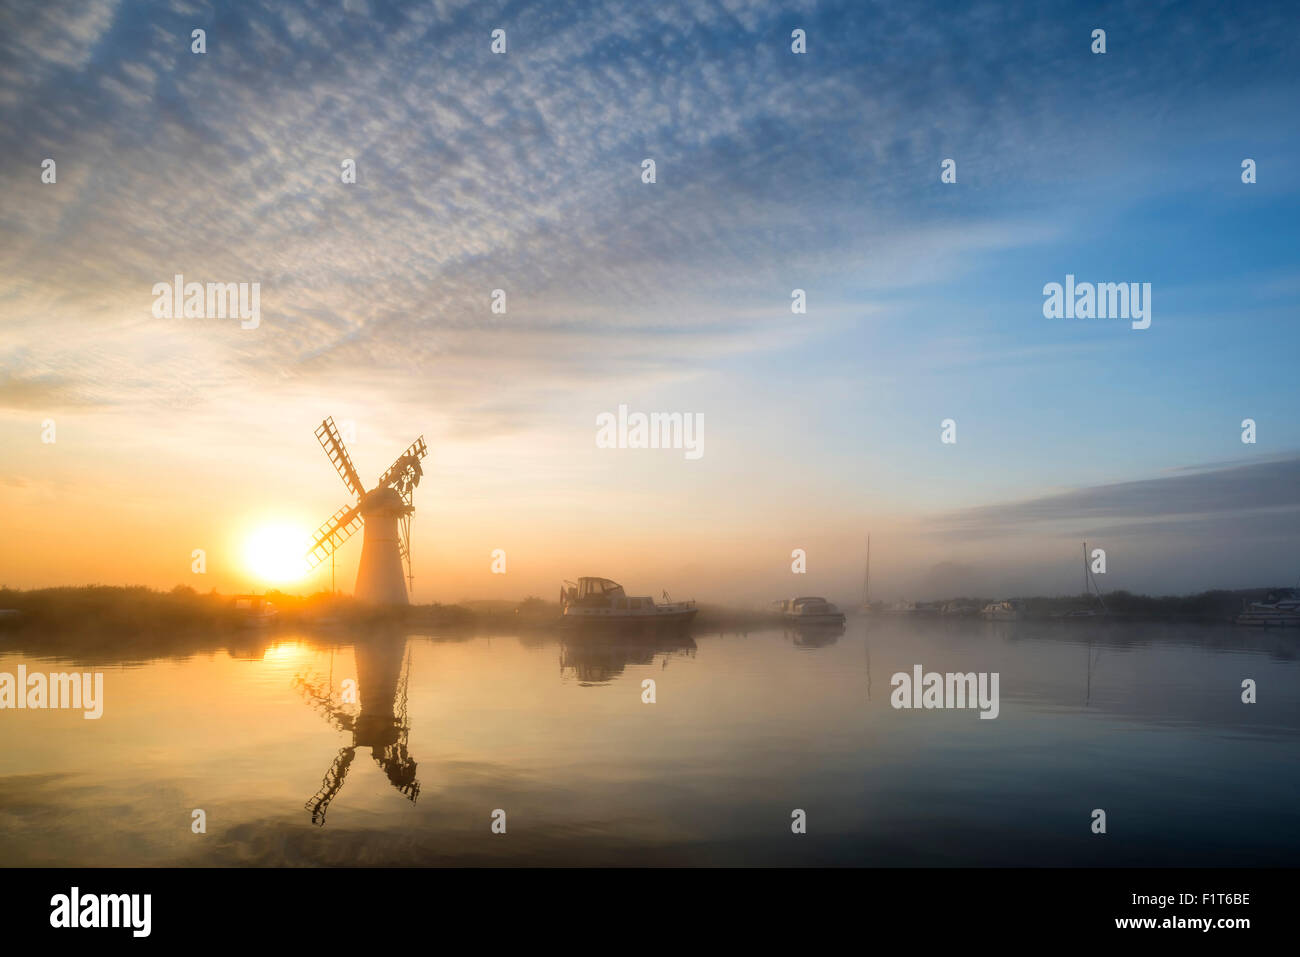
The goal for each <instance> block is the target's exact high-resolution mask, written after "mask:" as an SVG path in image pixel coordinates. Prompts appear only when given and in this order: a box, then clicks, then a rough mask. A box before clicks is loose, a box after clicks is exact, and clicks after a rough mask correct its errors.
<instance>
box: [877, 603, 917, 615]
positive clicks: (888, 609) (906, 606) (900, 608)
mask: <svg viewBox="0 0 1300 957" xmlns="http://www.w3.org/2000/svg"><path fill="white" fill-rule="evenodd" d="M883 610H884V613H885V614H886V615H915V614H916V602H914V601H896V602H894V603H893V604H892V605H886V606H885V607H884V609H883Z"/></svg>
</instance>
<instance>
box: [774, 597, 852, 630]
mask: <svg viewBox="0 0 1300 957" xmlns="http://www.w3.org/2000/svg"><path fill="white" fill-rule="evenodd" d="M781 617H782V618H784V619H785V620H786V621H788V622H793V623H795V624H801V625H842V624H844V612H842V611H840V610H839V609H838V608H836V607H835V606H834V605H832V604H831V603H830V602H828V601H827V600H826V599H825V598H817V597H814V596H807V597H804V598H789V599H787V600H785V601H783V602H782V603H781Z"/></svg>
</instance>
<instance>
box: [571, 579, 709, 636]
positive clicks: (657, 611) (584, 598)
mask: <svg viewBox="0 0 1300 957" xmlns="http://www.w3.org/2000/svg"><path fill="white" fill-rule="evenodd" d="M564 585H565V586H566V587H562V588H561V589H560V608H561V609H562V610H561V613H560V614H561V621H563V622H564V623H565V624H567V625H576V624H633V623H640V622H650V623H653V624H686V623H687V622H689V621H690V620H691V619H692V618H694V617H695V613H696V612H697V611H698V609H697V608H696V607H695V602H694V601H672V600H671V599H670V598H669V597H668V593H667V592H664V593H663V597H664V601H663V602H662V603H656V602H655V600H654V599H653V598H650V597H644V596H643V597H639V598H629V597H628V596H627V593H626V592H624V591H623V586H622V585H620V584H619V583H618V582H616V581H611V580H610V579H608V578H595V577H591V576H588V577H585V578H579V579H578V580H577V582H571V581H565V583H564Z"/></svg>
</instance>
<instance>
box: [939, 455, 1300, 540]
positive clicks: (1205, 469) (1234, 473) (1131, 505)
mask: <svg viewBox="0 0 1300 957" xmlns="http://www.w3.org/2000/svg"><path fill="white" fill-rule="evenodd" d="M1293 512H1294V513H1297V514H1296V515H1291V514H1290V513H1293ZM1279 513H1282V514H1281V515H1279ZM1297 518H1300V457H1295V456H1287V457H1280V458H1273V459H1269V460H1266V461H1262V462H1250V463H1246V464H1240V463H1237V464H1231V465H1223V464H1216V465H1211V466H1199V467H1195V468H1188V469H1179V470H1177V471H1176V472H1175V473H1174V474H1170V475H1164V476H1161V477H1159V478H1152V479H1144V480H1140V481H1133V482H1118V483H1114V484H1109V485H1099V486H1095V487H1091V488H1082V489H1075V490H1073V491H1069V492H1063V493H1060V494H1056V495H1047V496H1042V497H1038V498H1031V499H1026V500H1023V501H1018V502H1009V503H1004V504H998V505H985V506H980V507H977V508H969V509H963V510H961V511H958V512H952V513H948V514H947V515H943V516H939V517H938V518H937V519H936V534H938V535H940V536H952V537H967V538H968V537H977V536H996V535H1007V534H1014V533H1018V532H1022V531H1024V530H1025V529H1026V528H1029V527H1041V526H1055V527H1056V528H1058V529H1060V530H1066V529H1073V528H1091V529H1093V530H1094V531H1104V532H1109V533H1111V534H1122V533H1129V534H1143V535H1152V534H1154V533H1155V526H1158V525H1160V524H1166V523H1168V524H1177V525H1180V526H1186V525H1187V524H1188V523H1194V524H1196V525H1197V526H1199V528H1198V530H1199V531H1204V530H1205V529H1206V528H1207V527H1209V526H1213V527H1215V528H1218V529H1220V530H1223V531H1226V532H1228V533H1231V532H1232V531H1233V530H1236V531H1238V532H1241V531H1244V530H1245V525H1244V523H1245V522H1246V521H1248V520H1249V521H1251V523H1252V524H1253V525H1256V526H1258V528H1257V529H1256V530H1262V529H1264V528H1267V527H1268V526H1269V525H1270V524H1275V523H1277V522H1279V521H1286V522H1287V523H1288V525H1294V524H1295V522H1296V519H1297Z"/></svg>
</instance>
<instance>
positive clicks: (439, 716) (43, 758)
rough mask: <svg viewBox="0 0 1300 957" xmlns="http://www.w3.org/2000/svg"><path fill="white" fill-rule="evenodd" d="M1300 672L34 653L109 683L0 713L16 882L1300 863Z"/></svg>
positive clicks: (256, 639)
mask: <svg viewBox="0 0 1300 957" xmlns="http://www.w3.org/2000/svg"><path fill="white" fill-rule="evenodd" d="M23 642H24V643H26V644H28V645H31V646H32V647H33V648H35V647H36V646H38V645H41V644H42V642H41V640H40V639H39V638H32V639H28V638H24V639H23ZM17 643H18V641H17V639H14V638H12V637H11V638H10V639H8V640H7V644H9V646H10V647H11V648H12V647H13V646H14V645H16V644H17ZM70 643H71V642H70V639H67V638H66V636H65V637H64V638H63V639H62V640H61V641H60V642H58V647H60V648H61V649H64V648H67V647H69V645H70ZM1297 643H1298V640H1297V637H1296V636H1294V635H1285V634H1265V633H1258V632H1250V631H1243V630H1242V629H1239V628H1238V629H1233V628H1229V627H1225V626H1201V625H1195V626H1193V625H1131V624H1130V625H1116V624H1111V625H1102V624H1097V623H1032V622H1019V623H986V622H981V621H962V622H952V621H943V620H933V621H911V622H909V621H901V620H887V619H877V620H870V621H864V620H856V621H855V620H850V622H849V625H848V628H847V630H846V631H845V633H844V634H843V635H838V636H837V635H830V636H825V635H823V636H821V637H820V638H818V637H816V636H812V637H805V638H800V637H799V636H795V635H789V634H785V633H783V632H782V631H781V630H779V629H778V630H768V631H761V632H754V633H750V634H748V635H722V636H719V635H716V634H700V633H697V634H696V635H695V636H694V638H693V639H691V638H687V639H684V640H683V639H678V640H667V639H646V638H625V639H620V638H603V639H602V638H592V639H583V640H581V641H564V640H562V639H561V638H560V637H559V636H558V635H554V634H540V635H534V636H529V635H520V636H495V637H485V636H476V637H460V638H455V637H446V636H427V635H410V634H407V633H405V632H388V633H376V634H371V635H368V636H365V637H362V636H360V635H349V634H343V633H338V634H324V633H320V634H304V633H290V632H287V631H281V632H275V633H271V634H266V635H240V636H234V637H231V638H225V639H215V640H213V641H212V642H210V643H209V646H208V647H203V646H202V645H201V644H200V645H197V646H194V645H191V646H190V647H187V651H186V653H185V655H186V656H184V657H178V658H165V657H164V658H156V659H152V660H143V661H137V662H133V663H124V662H120V661H118V662H112V661H111V660H109V659H111V657H112V656H113V655H114V654H115V652H112V651H106V650H105V645H104V644H103V643H101V645H100V647H98V648H97V649H96V650H95V651H94V653H91V652H89V651H86V652H85V653H84V657H81V658H78V657H77V655H76V654H71V655H69V654H68V653H66V652H65V653H64V657H62V658H60V659H57V660H54V659H43V658H39V657H37V656H36V655H34V654H33V653H32V652H31V651H30V650H28V649H26V648H24V649H22V653H21V654H19V653H9V654H4V655H0V671H5V672H10V673H14V672H16V669H17V665H18V664H19V663H20V662H21V663H23V664H25V665H26V666H27V668H28V669H29V671H32V670H55V671H57V670H66V669H67V668H71V667H77V668H87V667H89V668H90V669H91V670H102V671H104V672H105V696H106V704H105V711H104V716H103V717H102V718H101V719H100V720H98V721H87V720H84V719H83V718H82V716H81V713H80V712H69V711H30V710H24V711H4V712H0V741H2V746H0V864H2V865H6V866H14V865H170V864H179V865H227V864H241V865H242V864H248V865H289V864H329V865H356V864H360V865H376V864H471V865H477V864H530V865H571V864H614V865H627V864H858V865H886V866H916V865H1022V864H1024V865H1047V866H1053V865H1063V866H1064V865H1205V866H1223V865H1280V864H1294V862H1295V860H1296V855H1297V851H1300V812H1298V811H1297V809H1296V802H1295V793H1296V789H1297V785H1298V784H1300V760H1298V759H1300V707H1298V705H1300V681H1298V680H1297V678H1298V677H1300V674H1298V672H1297V667H1298V666H1297V660H1296V650H1297ZM44 646H45V647H50V642H48V641H47V642H45V643H44ZM915 664H920V665H922V666H923V667H924V668H925V670H926V671H931V670H933V671H939V672H947V671H961V672H966V671H975V672H993V671H996V672H998V673H999V674H1000V684H999V690H1000V699H1001V700H1000V715H999V717H998V718H997V719H996V720H981V719H980V718H979V717H978V712H976V711H972V710H964V711H962V710H929V711H926V710H921V711H916V710H896V709H894V708H892V707H891V705H890V692H891V687H890V679H891V676H892V675H893V674H894V673H895V672H908V673H910V672H911V670H912V667H913V665H915ZM646 678H652V679H654V681H655V683H656V687H655V692H656V699H657V700H656V702H655V703H653V704H647V703H643V701H642V694H643V689H642V681H643V679H646ZM1244 678H1253V679H1254V680H1255V681H1256V682H1257V685H1258V697H1259V701H1258V703H1257V704H1253V705H1247V704H1243V703H1241V682H1242V680H1243V679H1244ZM346 679H354V680H355V681H356V682H357V685H356V690H357V695H358V698H359V700H358V702H357V703H355V704H353V703H348V702H345V701H343V700H342V696H343V694H344V691H345V684H344V682H345V680H346ZM403 726H404V727H405V728H406V729H407V730H406V731H405V732H404V733H403V731H402V730H401V728H402V727H403ZM372 753H378V754H379V755H380V757H381V758H382V759H383V764H382V765H381V764H380V762H379V761H377V760H376V759H375V758H374V757H373V756H372ZM349 754H350V755H351V760H350V763H349V764H348V766H347V769H346V773H345V774H344V775H343V778H342V783H341V786H339V787H338V788H337V790H336V793H334V795H333V797H332V800H330V801H329V802H328V804H327V805H326V806H325V807H324V808H321V807H319V806H317V807H316V808H315V812H316V813H315V817H316V821H315V822H314V821H313V810H312V809H310V808H308V807H305V805H306V804H308V803H311V802H317V801H318V800H319V799H318V798H317V795H318V792H319V791H320V789H322V787H325V786H326V784H324V783H323V781H324V780H325V779H327V778H328V779H330V780H334V779H335V778H336V777H337V773H338V772H337V770H334V771H331V769H332V768H334V767H335V764H336V759H337V760H338V761H339V762H340V763H347V757H348V755H349ZM417 785H418V790H417ZM412 798H414V800H412ZM1094 808H1102V809H1104V810H1105V811H1106V815H1107V833H1106V834H1105V835H1104V836H1099V835H1094V834H1092V833H1091V830H1090V825H1091V821H1092V818H1091V813H1092V811H1093V809H1094ZM194 809H202V810H203V811H204V812H205V813H206V820H207V832H206V833H205V834H195V833H193V832H192V830H191V821H192V812H193V810H194ZM497 809H500V810H503V811H504V812H505V820H506V833H505V834H494V833H492V830H491V825H492V819H493V812H494V811H495V810H497ZM794 809H802V810H803V811H805V812H806V815H807V834H804V835H796V834H793V833H792V832H791V814H792V811H793V810H794Z"/></svg>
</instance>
